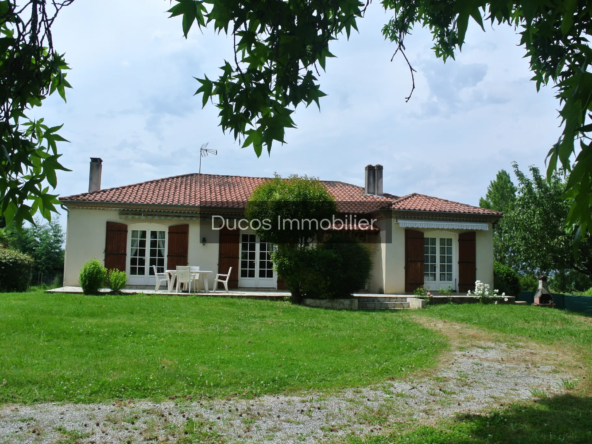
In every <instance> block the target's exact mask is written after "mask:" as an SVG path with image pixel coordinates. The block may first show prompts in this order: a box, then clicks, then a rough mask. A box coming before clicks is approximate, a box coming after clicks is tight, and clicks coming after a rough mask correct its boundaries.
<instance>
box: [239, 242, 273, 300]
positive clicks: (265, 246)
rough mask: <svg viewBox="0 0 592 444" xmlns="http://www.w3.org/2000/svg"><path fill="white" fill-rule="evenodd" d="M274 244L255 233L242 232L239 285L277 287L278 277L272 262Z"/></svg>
mask: <svg viewBox="0 0 592 444" xmlns="http://www.w3.org/2000/svg"><path fill="white" fill-rule="evenodd" d="M271 249H272V244H270V243H268V242H261V240H260V239H259V236H256V235H255V234H245V233H243V234H241V242H240V264H239V279H238V286H239V287H255V288H276V287H277V277H276V275H275V273H274V271H273V263H272V262H271Z"/></svg>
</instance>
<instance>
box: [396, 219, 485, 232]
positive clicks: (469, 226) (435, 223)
mask: <svg viewBox="0 0 592 444" xmlns="http://www.w3.org/2000/svg"><path fill="white" fill-rule="evenodd" d="M399 226H400V227H401V228H440V229H443V230H483V231H487V230H489V224H488V223H486V222H449V221H440V220H413V219H399Z"/></svg>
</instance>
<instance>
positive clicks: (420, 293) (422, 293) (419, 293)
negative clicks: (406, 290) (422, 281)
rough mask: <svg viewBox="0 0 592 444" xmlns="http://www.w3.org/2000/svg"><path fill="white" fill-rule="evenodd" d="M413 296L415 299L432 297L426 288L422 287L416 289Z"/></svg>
mask: <svg viewBox="0 0 592 444" xmlns="http://www.w3.org/2000/svg"><path fill="white" fill-rule="evenodd" d="M413 294H414V295H415V297H416V298H419V299H428V300H429V299H430V298H431V297H433V296H432V293H430V292H429V291H428V290H427V288H425V287H424V286H423V285H422V286H421V287H417V288H416V289H415V290H414V291H413Z"/></svg>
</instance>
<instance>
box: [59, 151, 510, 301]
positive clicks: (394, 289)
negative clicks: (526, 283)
mask: <svg viewBox="0 0 592 444" xmlns="http://www.w3.org/2000/svg"><path fill="white" fill-rule="evenodd" d="M101 169H102V160H101V159H96V158H93V159H91V169H90V171H91V173H90V180H89V192H88V193H84V194H78V195H73V196H66V197H61V198H60V201H61V203H62V205H63V206H64V207H65V208H67V210H68V222H67V233H66V257H65V270H64V284H65V285H73V286H77V285H78V274H79V272H80V269H81V267H82V265H83V264H84V263H85V262H86V261H88V260H89V259H92V258H93V257H95V258H97V259H99V260H101V261H104V263H105V266H106V267H107V268H108V269H113V268H117V269H120V270H125V271H126V272H127V274H128V276H129V281H128V285H129V286H149V285H154V272H153V266H156V267H157V268H158V270H159V271H160V270H164V269H174V268H175V267H176V266H177V265H186V264H191V265H199V266H200V267H201V269H202V270H211V271H212V272H213V273H212V274H211V275H210V276H209V279H210V284H213V280H214V275H215V273H227V272H228V269H229V268H230V267H232V273H231V278H230V286H231V287H232V288H244V287H252V288H283V282H282V280H281V279H278V276H277V275H276V272H275V271H274V270H273V264H272V263H271V260H270V258H269V251H270V246H269V245H268V244H266V243H265V242H260V240H259V239H258V237H257V236H256V235H255V234H254V233H253V232H252V231H251V230H250V228H249V227H248V224H243V225H241V224H240V223H239V224H237V223H236V222H237V221H238V222H240V221H241V220H242V219H244V209H245V205H246V202H247V200H248V198H249V196H250V195H251V193H252V192H253V190H254V189H255V188H256V187H257V186H258V185H260V184H261V183H263V182H265V181H266V180H268V179H267V178H259V177H243V176H223V175H211V174H202V175H199V174H187V175H183V176H175V177H168V178H164V179H157V180H152V181H148V182H143V183H138V184H134V185H126V186H121V187H116V188H110V189H105V190H101V189H100V188H101V187H100V182H101ZM322 182H323V184H324V185H325V186H326V187H327V190H328V191H329V193H331V194H332V195H333V196H334V197H335V200H336V202H337V206H338V211H339V215H338V217H339V218H340V220H341V222H337V223H333V224H332V226H331V227H330V228H329V229H330V230H344V231H347V232H348V233H350V234H352V235H356V236H358V237H359V238H360V239H361V240H363V241H364V242H366V243H367V244H368V245H369V246H370V248H371V250H372V255H373V263H374V267H373V271H372V277H371V280H370V282H369V283H368V286H367V290H369V291H370V292H373V293H391V294H400V293H411V292H413V290H415V289H416V288H417V287H418V286H421V285H425V286H426V287H427V288H428V289H431V290H438V289H439V288H447V287H452V288H453V289H454V290H457V291H459V292H466V291H468V290H469V289H472V288H473V287H474V283H475V280H477V279H479V280H481V281H483V282H485V283H488V284H490V285H493V225H494V224H495V223H496V222H497V221H498V220H499V219H500V218H501V216H502V215H501V213H498V212H495V211H490V210H486V209H483V208H478V207H473V206H470V205H466V204H462V203H457V202H451V201H448V200H444V199H439V198H436V197H430V196H425V195H422V194H417V193H413V194H409V195H406V196H395V195H392V194H388V193H384V192H383V190H382V182H383V168H382V166H380V165H376V166H372V165H368V166H367V167H366V169H365V186H364V187H360V186H356V185H351V184H347V183H343V182H338V181H322ZM333 222H335V221H333ZM233 225H234V226H233ZM236 225H239V227H240V228H239V227H237V226H236ZM233 228H235V229H233Z"/></svg>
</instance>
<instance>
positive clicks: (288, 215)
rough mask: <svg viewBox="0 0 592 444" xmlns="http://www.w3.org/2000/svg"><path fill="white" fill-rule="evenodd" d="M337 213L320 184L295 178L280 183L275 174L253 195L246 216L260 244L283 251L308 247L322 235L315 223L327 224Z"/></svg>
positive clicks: (307, 178) (303, 178) (294, 176)
mask: <svg viewBox="0 0 592 444" xmlns="http://www.w3.org/2000/svg"><path fill="white" fill-rule="evenodd" d="M336 212H337V206H336V204H335V199H334V198H333V196H331V195H330V194H329V192H328V191H327V188H326V187H325V185H323V183H322V182H321V181H320V180H318V179H315V178H311V177H307V176H303V177H299V176H296V175H292V176H290V177H289V178H287V179H282V177H281V176H279V175H277V174H276V175H275V177H274V178H273V179H271V180H270V181H268V182H265V183H263V184H261V185H259V186H258V187H257V188H256V189H255V190H254V191H253V193H252V194H251V197H250V198H249V201H248V202H247V208H246V211H245V215H246V216H247V218H248V219H249V221H251V225H252V226H253V230H254V231H255V232H256V233H257V235H258V236H259V237H260V238H261V240H263V241H264V242H271V243H272V244H276V245H277V246H278V248H280V249H282V248H301V247H307V246H309V245H310V244H311V243H312V242H313V241H314V240H315V239H316V237H317V235H318V234H320V233H321V232H322V231H323V230H322V228H321V226H320V223H318V222H320V221H322V220H325V219H328V220H330V219H331V218H332V217H333V215H334V214H336ZM309 220H310V221H311V223H309V222H303V221H309ZM255 221H259V222H258V223H256V224H255ZM264 221H268V224H264ZM290 221H297V223H294V222H290ZM315 221H316V222H317V223H315ZM301 222H302V223H301Z"/></svg>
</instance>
